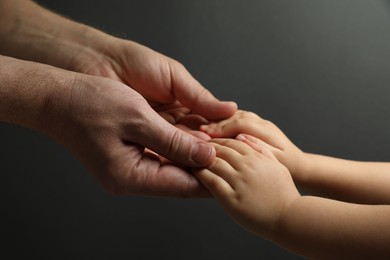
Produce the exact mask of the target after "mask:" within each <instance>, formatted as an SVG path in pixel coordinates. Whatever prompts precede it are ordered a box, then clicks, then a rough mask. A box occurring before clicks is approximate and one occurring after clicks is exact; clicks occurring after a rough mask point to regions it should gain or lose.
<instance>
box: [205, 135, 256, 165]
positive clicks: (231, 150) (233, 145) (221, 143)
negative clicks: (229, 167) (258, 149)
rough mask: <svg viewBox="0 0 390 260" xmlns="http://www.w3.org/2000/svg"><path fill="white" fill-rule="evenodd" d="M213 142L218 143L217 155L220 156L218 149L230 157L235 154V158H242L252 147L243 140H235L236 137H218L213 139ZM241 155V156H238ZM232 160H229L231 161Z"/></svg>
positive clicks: (216, 146) (216, 147)
mask: <svg viewBox="0 0 390 260" xmlns="http://www.w3.org/2000/svg"><path fill="white" fill-rule="evenodd" d="M211 142H213V143H215V144H217V145H215V149H216V150H217V156H218V150H219V152H220V154H223V155H226V156H227V157H228V158H230V157H231V156H235V158H232V159H236V160H237V159H238V160H239V159H240V157H241V156H242V155H246V154H248V152H250V151H251V150H252V149H248V148H249V147H248V145H246V144H244V143H243V142H241V141H238V140H235V139H227V138H226V139H225V138H218V139H211ZM237 157H239V158H237ZM230 161H231V160H228V162H230Z"/></svg>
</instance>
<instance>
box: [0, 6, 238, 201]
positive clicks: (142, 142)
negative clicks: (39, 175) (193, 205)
mask: <svg viewBox="0 0 390 260" xmlns="http://www.w3.org/2000/svg"><path fill="white" fill-rule="evenodd" d="M0 3H1V4H2V9H1V10H0V14H1V15H0V18H1V19H0V21H1V22H2V24H4V26H2V28H0V37H1V38H3V39H7V41H6V42H5V43H4V44H2V45H1V46H0V51H1V52H2V53H3V54H6V55H9V56H14V57H17V58H22V59H28V60H34V61H38V62H42V63H47V64H51V65H53V66H56V67H61V68H64V69H67V70H73V71H76V72H81V73H84V74H90V75H93V76H99V77H106V78H110V79H114V80H116V81H120V82H122V83H125V84H126V85H128V86H130V87H127V88H128V90H127V91H128V92H124V90H121V91H119V92H121V94H123V97H122V99H121V100H122V101H121V102H119V104H117V105H114V103H115V102H117V100H116V99H119V95H120V94H118V93H117V91H115V90H113V89H112V85H113V84H114V83H113V81H109V82H107V81H106V82H104V83H102V82H103V81H104V80H103V79H101V78H100V79H99V80H98V79H97V78H94V77H90V78H88V77H86V78H84V79H88V80H90V81H91V82H90V83H86V82H87V81H86V80H84V79H79V80H78V84H76V85H75V87H72V91H71V92H72V95H71V96H72V97H74V98H75V99H78V101H79V102H81V104H84V102H85V100H88V96H91V98H92V99H93V100H95V102H94V103H93V102H92V103H91V104H90V105H89V106H85V107H83V106H82V108H88V109H86V110H85V114H84V118H88V117H91V118H95V115H93V113H95V112H96V111H95V110H96V106H98V105H99V106H102V107H106V108H107V109H108V110H109V107H108V106H110V105H114V107H117V106H119V105H121V106H123V107H126V109H127V110H131V111H132V112H131V113H130V112H128V113H125V112H123V111H122V110H121V109H117V110H118V111H116V112H117V113H122V116H123V115H127V116H130V117H129V118H126V120H125V119H123V122H122V123H124V121H126V125H127V127H126V132H127V133H128V136H127V138H125V139H122V137H123V136H117V139H118V140H122V141H125V143H126V145H127V146H129V147H131V148H132V149H133V152H134V151H135V152H134V153H132V154H137V155H138V156H143V155H144V153H143V148H144V147H146V148H148V149H149V150H152V151H154V152H156V153H157V154H159V155H161V156H163V157H166V158H167V159H169V160H172V161H175V162H177V163H180V164H181V165H186V166H192V167H199V166H206V165H208V164H209V163H211V162H212V160H213V159H214V154H215V150H214V148H213V147H212V146H211V145H209V144H208V143H206V142H205V141H203V140H201V139H198V138H195V137H194V136H192V135H190V134H187V133H185V132H184V131H182V130H180V129H179V128H178V127H175V126H174V125H176V124H182V125H185V126H187V127H188V126H194V125H198V124H200V123H201V122H205V121H206V120H207V119H213V120H214V119H222V118H226V117H228V116H230V115H232V114H234V112H235V111H236V105H235V104H234V103H231V102H228V103H224V102H220V101H218V100H217V99H216V98H214V97H213V96H212V95H211V94H210V93H209V92H208V91H207V90H206V89H204V88H203V87H202V86H201V85H200V84H199V83H198V82H197V81H196V80H195V79H193V78H192V76H191V75H190V74H189V73H188V72H187V71H186V70H185V68H184V67H183V66H182V65H181V64H179V63H178V62H176V61H174V60H172V59H170V58H168V57H165V56H163V55H161V54H158V53H156V52H154V51H152V50H150V49H148V48H146V47H144V46H141V45H139V44H136V43H134V42H131V41H126V40H121V39H118V38H115V37H112V36H109V35H107V34H105V33H102V32H100V31H97V30H95V29H92V28H90V27H88V26H84V25H81V24H78V23H75V22H73V21H70V20H68V19H65V18H63V17H60V16H58V15H55V14H53V13H51V12H49V11H47V10H45V9H43V8H41V7H39V6H38V5H36V4H35V3H33V2H32V1H21V0H15V1H13V0H1V1H0ZM15 21H18V22H17V23H16V22H15ZM78 78H83V77H81V76H78ZM56 80H58V79H54V81H56ZM80 82H82V83H80ZM92 82H93V83H94V84H96V87H97V89H98V90H99V91H100V92H102V94H99V93H92V92H91V93H89V94H88V93H87V92H88V91H96V89H94V88H92V87H88V86H90V85H91V84H92ZM115 84H116V86H117V87H118V85H117V84H120V83H118V82H116V83H115ZM115 84H114V85H115ZM98 86H99V87H98ZM104 86H105V87H106V88H107V89H105V87H104ZM108 86H111V87H108ZM120 86H121V88H123V87H124V86H125V85H123V84H120ZM83 87H85V89H84V90H83V89H82V88H83ZM134 90H135V91H134ZM109 91H113V93H116V94H110V93H109ZM65 92H66V91H65ZM122 92H123V93H122ZM111 95H115V98H114V97H112V96H111ZM79 96H82V97H84V99H79V98H78V97H79ZM97 97H100V98H101V100H97V99H96V98H97ZM108 97H110V98H108ZM124 97H126V98H127V101H126V100H124ZM72 99H73V98H72ZM107 99H108V100H107ZM110 101H111V102H110ZM104 102H107V103H104ZM72 103H73V104H77V102H73V101H72ZM124 103H126V106H125V105H124ZM81 104H80V105H81ZM64 107H65V106H64ZM77 109H79V108H77V106H75V107H74V111H68V112H70V113H75V111H77ZM126 109H124V110H126ZM60 110H61V109H60ZM113 110H115V109H113ZM127 110H126V111H127ZM81 111H82V110H81ZM88 112H90V113H91V114H90V115H88ZM98 112H100V111H98ZM111 112H112V111H111ZM77 113H78V112H77ZM77 113H76V114H77ZM96 115H99V113H97V112H96ZM64 116H65V117H66V115H64ZM103 118H105V117H103ZM163 118H164V119H166V120H168V121H165V120H162V119H163ZM107 120H108V119H107ZM74 121H76V122H77V120H73V121H72V120H69V122H72V123H73V122H74ZM81 121H82V120H81ZM167 122H169V123H171V124H168V123H167ZM111 123H112V125H111V128H112V129H119V128H122V127H121V122H120V120H117V121H111ZM114 123H115V124H116V125H115V124H114ZM172 124H174V125H172ZM83 126H84V127H83ZM100 126H101V127H102V129H101V130H100V131H99V130H98V124H96V129H95V130H96V132H99V133H101V132H102V131H103V128H104V127H103V126H102V125H100ZM78 127H79V128H78V129H79V130H80V131H84V132H83V134H84V135H85V134H86V133H89V134H91V135H92V132H90V131H89V130H87V129H90V128H88V126H87V124H85V122H84V121H82V122H78ZM131 128H133V129H131ZM75 129H76V127H75ZM111 132H115V131H111ZM115 133H116V132H115ZM129 133H130V134H129ZM74 134H75V133H74ZM129 135H131V138H129ZM198 136H200V133H198ZM98 137H101V136H99V135H95V136H91V137H90V138H98ZM85 138H86V139H89V138H87V137H85ZM67 140H70V139H67ZM82 141H83V140H81V142H82ZM69 142H70V141H69ZM65 143H66V142H65ZM65 145H66V144H65ZM70 146H72V145H70ZM102 149H103V148H102ZM105 149H108V148H107V147H106V148H105ZM76 150H78V149H76ZM102 154H104V155H105V156H107V154H106V153H104V152H102ZM82 156H83V155H82V154H79V157H82ZM85 156H86V155H85ZM102 157H103V155H102ZM95 159H98V158H95ZM100 159H102V158H100ZM133 159H134V156H129V157H127V160H133ZM110 160H112V158H111V157H109V158H108V157H106V159H105V161H106V163H107V164H116V163H114V162H111V161H110ZM134 160H135V159H134ZM135 161H137V160H135ZM143 162H144V161H140V162H139V164H137V167H138V168H137V169H143V171H144V172H142V175H140V176H138V174H136V172H137V173H138V172H139V171H138V170H137V169H135V168H134V167H133V168H130V170H129V172H128V175H129V176H130V175H131V176H130V178H135V177H134V176H137V177H136V178H139V179H142V181H140V182H142V183H143V184H144V185H143V184H139V183H138V184H134V185H138V186H140V187H141V186H142V190H145V192H144V191H141V188H135V186H132V187H130V188H129V191H130V192H133V191H134V192H137V193H138V192H140V193H148V194H156V195H157V194H169V195H174V194H176V195H177V194H179V195H183V194H184V193H185V195H187V194H192V193H194V192H193V191H194V190H196V189H195V188H194V185H192V184H188V182H187V183H186V184H183V185H182V187H183V186H186V188H181V189H180V191H178V190H177V189H176V188H174V187H171V188H170V189H171V190H170V191H167V186H170V185H169V183H170V182H177V180H174V178H180V177H177V176H176V175H177V172H181V173H184V172H183V170H181V169H180V168H179V167H178V166H173V165H170V166H169V167H168V166H165V165H164V166H162V165H160V168H161V169H157V170H156V171H155V172H158V174H155V173H152V174H151V175H149V172H151V169H150V168H149V167H148V165H149V164H147V163H146V164H143ZM167 167H168V168H169V170H171V171H173V172H175V174H173V175H175V176H173V175H169V174H166V172H167V171H168V170H167V169H168V168H167ZM112 168H115V167H112ZM117 174H119V175H120V173H117ZM156 176H159V177H156ZM169 176H170V177H169ZM148 183H150V189H149V188H147V186H148ZM157 183H158V184H157ZM195 183H196V182H195ZM183 189H184V190H186V191H188V192H185V191H183ZM119 193H122V192H119ZM185 195H183V196H185Z"/></svg>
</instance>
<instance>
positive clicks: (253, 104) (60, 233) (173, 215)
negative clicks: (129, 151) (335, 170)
mask: <svg viewBox="0 0 390 260" xmlns="http://www.w3.org/2000/svg"><path fill="white" fill-rule="evenodd" d="M38 2H40V3H42V4H44V5H45V6H47V7H49V8H51V9H53V10H55V11H57V12H59V13H62V14H64V15H66V16H68V17H71V18H73V19H76V20H78V21H81V22H84V23H87V24H90V25H92V26H96V27H98V28H100V29H102V30H104V31H106V32H109V33H112V34H115V35H118V36H121V37H126V38H129V39H132V40H135V41H137V42H140V43H142V44H144V45H147V46H149V47H151V48H153V49H155V50H157V51H160V52H162V53H164V54H166V55H168V56H171V57H173V58H175V59H177V60H179V61H180V62H182V63H184V64H185V65H186V67H187V68H188V70H189V71H190V72H191V73H192V74H193V75H194V76H195V77H196V78H197V79H198V80H199V81H200V82H201V83H202V84H203V85H204V86H206V87H207V88H209V89H210V90H211V91H212V92H213V93H214V94H215V95H216V96H217V97H219V98H221V99H225V100H235V101H237V102H238V104H239V106H240V107H241V108H242V109H246V110H251V111H254V112H256V113H258V114H259V115H261V116H262V117H264V118H267V119H270V120H271V121H273V122H275V123H276V124H278V125H279V126H280V127H281V128H282V129H283V130H284V131H285V133H286V134H287V135H288V136H289V137H290V138H291V139H292V140H293V141H294V142H295V143H296V144H297V145H298V146H299V147H301V148H302V149H303V150H304V151H307V152H315V153H321V154H328V155H333V156H338V157H343V158H349V159H356V160H381V161H389V160H390V155H389V147H390V145H389V141H390V120H389V116H388V112H389V111H390V105H389V104H390V103H389V101H388V100H389V94H390V88H389V83H390V73H389V68H390V4H389V2H388V1H379V0H378V1H376V0H372V1H365V0H327V1H320V0H296V1H290V0H283V1H282V0H268V1H222V0H219V1H217V0H203V1H183V0H176V1H173V0H170V1H158V0H155V1H152V0H137V1H120V0H110V1H103V0H101V1H96V0H83V1H80V0H67V1H49V0H40V1H38ZM0 136H1V137H0V138H1V146H0V154H1V158H2V159H1V166H0V167H1V168H0V173H1V178H2V181H1V186H2V188H1V194H0V195H1V197H0V201H1V206H2V210H1V224H0V225H1V226H0V228H1V237H2V239H5V240H6V242H3V243H2V246H1V248H2V251H3V252H12V253H13V254H14V255H15V256H22V255H38V256H40V258H41V259H45V258H49V259H157V258H159V259H259V258H260V259H261V258H280V257H284V258H290V259H294V258H297V257H295V256H294V255H292V254H290V253H288V252H286V251H284V250H283V249H280V248H279V247H277V246H275V245H273V244H272V243H270V242H267V241H265V240H263V239H261V238H258V237H255V236H253V235H251V234H249V233H248V232H246V231H244V230H243V229H241V228H240V227H238V225H236V224H235V223H234V222H233V221H232V220H230V218H229V217H228V216H227V215H226V214H225V213H224V212H223V211H222V210H221V208H220V207H219V206H218V205H217V204H216V203H215V202H214V201H212V200H178V199H157V198H143V197H112V196H109V195H108V194H107V193H106V192H105V191H103V189H102V188H101V187H100V185H99V184H98V183H97V182H96V181H95V179H93V177H91V176H90V175H89V173H88V172H87V171H86V170H85V169H84V168H83V167H82V166H81V165H80V163H78V162H77V161H76V160H75V159H74V158H73V157H72V156H71V155H70V154H69V153H68V152H67V151H65V150H64V149H63V148H62V147H60V146H59V145H57V144H56V143H54V142H52V141H51V140H49V139H48V138H46V137H45V136H42V135H40V134H37V133H34V132H32V131H29V130H26V129H22V128H19V127H14V126H8V125H4V124H2V125H0ZM3 241H4V240H3ZM14 248H15V249H14Z"/></svg>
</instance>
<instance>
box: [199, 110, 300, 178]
mask: <svg viewBox="0 0 390 260" xmlns="http://www.w3.org/2000/svg"><path fill="white" fill-rule="evenodd" d="M200 130H201V131H204V132H205V133H207V134H208V135H209V136H211V137H213V138H234V137H236V139H238V140H240V141H244V142H245V143H247V144H248V145H250V146H251V147H252V148H255V147H256V146H255V145H254V144H261V146H263V147H267V148H268V149H269V150H270V151H271V152H272V153H273V154H274V155H275V156H276V158H277V159H278V160H279V161H280V162H281V163H282V164H283V165H285V166H286V167H287V168H288V169H289V171H290V173H291V175H292V176H293V177H294V179H296V180H297V181H298V182H299V181H300V180H301V179H303V178H304V176H303V175H304V174H305V173H304V172H305V168H306V164H307V163H306V157H305V153H303V152H302V151H301V150H300V149H299V148H298V147H297V146H295V145H294V144H293V143H292V142H291V141H290V140H289V139H288V138H287V136H286V135H285V134H284V133H283V132H282V131H281V130H280V129H279V128H278V127H277V126H276V125H275V124H273V123H272V122H270V121H268V120H264V119H262V118H261V117H259V116H258V115H256V114H255V113H252V112H247V111H242V110H240V111H238V112H236V114H234V115H233V116H232V117H230V118H228V119H226V120H222V121H220V122H217V123H211V124H209V125H202V126H201V127H200ZM252 136H254V137H256V138H253V137H252Z"/></svg>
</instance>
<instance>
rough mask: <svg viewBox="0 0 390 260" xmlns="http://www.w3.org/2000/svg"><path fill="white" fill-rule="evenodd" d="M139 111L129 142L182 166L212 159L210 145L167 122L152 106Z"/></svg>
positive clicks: (197, 165)
mask: <svg viewBox="0 0 390 260" xmlns="http://www.w3.org/2000/svg"><path fill="white" fill-rule="evenodd" d="M145 110H147V111H145ZM143 113H144V115H146V117H144V121H142V122H140V123H141V125H140V126H139V127H136V128H138V129H136V131H137V132H136V133H135V134H133V135H134V136H131V135H130V136H129V138H131V139H133V140H131V141H132V142H136V143H138V144H140V145H143V146H145V147H147V148H149V149H151V150H152V151H154V152H156V153H158V154H160V155H162V156H164V157H166V158H168V159H169V160H171V161H173V162H178V163H180V164H183V165H186V166H191V167H203V166H207V165H209V164H210V163H211V162H212V161H213V160H214V158H215V149H214V147H213V146H212V145H211V144H209V143H207V142H205V141H204V140H201V139H199V138H197V137H195V136H193V135H191V134H189V133H186V132H184V131H183V130H180V129H179V128H177V127H175V126H173V125H171V124H169V123H168V122H167V121H165V120H164V119H163V118H161V117H160V116H159V115H158V114H157V113H155V112H154V110H152V109H147V108H144V111H143ZM133 131H134V130H133Z"/></svg>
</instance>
